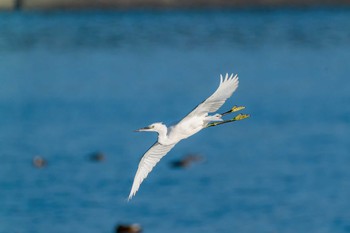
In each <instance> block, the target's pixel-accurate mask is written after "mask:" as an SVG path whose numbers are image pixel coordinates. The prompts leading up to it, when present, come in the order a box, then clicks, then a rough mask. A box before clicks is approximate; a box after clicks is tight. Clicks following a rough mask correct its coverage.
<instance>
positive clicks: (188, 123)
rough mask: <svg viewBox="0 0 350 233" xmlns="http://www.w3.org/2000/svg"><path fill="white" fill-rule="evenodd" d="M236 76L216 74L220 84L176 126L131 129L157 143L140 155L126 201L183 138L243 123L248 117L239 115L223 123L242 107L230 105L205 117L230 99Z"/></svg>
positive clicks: (160, 124)
mask: <svg viewBox="0 0 350 233" xmlns="http://www.w3.org/2000/svg"><path fill="white" fill-rule="evenodd" d="M238 83H239V81H238V75H237V74H236V75H234V74H231V75H229V74H228V73H226V75H225V76H223V75H220V84H219V87H218V88H217V89H216V91H215V92H214V93H213V94H212V95H211V96H209V97H208V98H207V99H206V100H204V101H203V102H202V103H200V104H199V105H197V106H196V107H195V108H194V109H193V110H192V111H191V112H190V113H189V114H188V115H187V116H185V117H184V118H183V119H182V120H180V121H179V122H178V123H177V124H175V125H172V126H169V127H167V126H166V125H165V124H163V123H162V122H156V123H153V124H151V125H149V126H146V127H143V128H140V129H138V130H135V131H136V132H156V133H158V139H157V141H156V142H155V143H154V144H153V145H152V146H151V147H150V148H149V149H148V150H147V151H146V152H145V153H144V155H143V156H142V157H141V160H140V162H139V165H138V168H137V171H136V174H135V177H134V181H133V183H132V187H131V191H130V194H129V197H128V201H130V200H131V199H132V197H133V196H135V195H136V192H137V191H138V190H139V188H140V185H141V183H142V182H143V180H144V179H145V178H146V177H147V176H148V174H149V173H150V172H151V171H152V169H153V167H154V166H155V165H156V164H157V163H158V162H159V161H160V159H161V158H162V157H164V156H165V155H166V154H167V153H168V152H169V151H170V150H171V149H172V148H173V147H174V146H175V145H176V144H177V143H178V142H180V141H181V140H183V139H186V138H188V137H190V136H192V135H194V134H196V133H198V132H199V131H201V130H202V129H204V128H208V127H213V126H217V125H221V124H225V123H228V122H233V121H238V120H243V119H245V118H248V117H249V116H250V115H249V114H239V115H237V116H236V117H234V118H232V119H229V120H223V119H222V117H223V116H224V115H226V114H229V113H231V112H237V111H239V110H242V109H244V108H245V107H244V106H234V107H233V108H231V109H230V110H229V111H227V112H224V113H222V114H218V113H216V114H214V115H209V113H214V112H216V111H217V110H218V109H219V108H220V107H221V106H222V105H223V104H224V103H225V101H226V100H227V99H228V98H230V97H231V95H232V94H233V92H234V91H235V90H236V89H237V87H238Z"/></svg>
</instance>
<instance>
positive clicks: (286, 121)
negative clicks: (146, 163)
mask: <svg viewBox="0 0 350 233" xmlns="http://www.w3.org/2000/svg"><path fill="white" fill-rule="evenodd" d="M226 72H234V73H238V74H239V76H240V86H239V88H238V90H237V91H236V92H235V93H234V95H233V97H232V98H231V99H229V101H228V102H227V103H226V104H225V105H224V107H223V111H225V110H227V109H229V108H230V107H231V106H232V105H234V104H238V105H244V106H246V109H245V110H244V111H243V112H244V113H250V114H251V118H249V119H247V120H244V121H241V122H237V123H232V124H227V125H225V126H219V127H215V128H210V129H206V130H203V131H202V132H200V133H199V134H197V135H195V136H193V137H191V138H189V139H188V140H185V141H182V142H181V143H180V144H178V145H177V146H176V147H175V148H174V150H172V151H171V152H170V153H169V154H168V155H167V156H166V157H164V158H163V159H162V160H161V162H160V163H159V164H158V165H157V166H156V168H155V169H154V170H153V172H152V173H151V174H150V175H149V177H148V178H147V179H146V180H145V181H144V183H143V184H142V185H141V188H140V190H139V192H138V193H137V195H136V197H135V198H134V199H133V200H132V201H131V202H129V203H128V202H126V198H127V196H128V194H129V190H130V187H131V183H132V179H133V176H134V174H135V171H136V168H137V164H138V161H139V158H140V156H141V155H142V153H143V152H144V151H145V150H146V149H147V148H148V147H149V146H150V145H151V144H152V143H153V142H154V141H155V140H156V135H153V134H147V133H134V132H132V131H133V130H134V129H137V128H140V127H143V126H146V125H148V124H150V123H153V122H157V121H163V122H165V123H172V122H174V121H176V120H178V119H181V118H182V117H183V116H185V115H186V114H187V113H188V112H189V111H190V110H191V109H192V108H193V107H194V106H195V105H197V104H198V103H199V102H201V101H202V100H204V99H205V98H206V97H208V96H209V94H211V93H212V92H213V91H214V90H215V89H216V87H217V85H218V82H219V77H218V76H219V74H220V73H226ZM349 74H350V11H349V10H348V9H316V10H241V11H239V10H234V11H219V10H216V11H183V12H181V11H164V12H163V11H133V12H127V11H125V12H124V11H119V12H113V11H107V12H103V11H101V12H99V11H97V12H47V13H40V12H16V13H6V12H5V13H1V14H0V129H1V130H0V161H1V162H0V233H8V232H19V233H20V232H26V233H44V232H45V233H46V232H50V233H66V232H67V233H71V232H81V233H82V232H84V233H90V232H91V233H93V232H103V233H109V232H113V231H114V227H115V226H116V225H117V224H118V223H139V224H141V226H142V227H143V229H144V232H146V233H147V232H152V233H163V232H170V233H171V232H191V233H199V232H223V233H226V232H249V233H255V232H256V233H265V232H266V233H274V232H283V233H295V232H298V233H301V232H305V233H310V232H314V233H326V232H327V233H328V232H329V233H341V232H350V169H349V166H350V136H349V132H350V107H349V103H350V78H349V77H350V76H349ZM95 151H102V152H103V153H104V154H105V155H106V160H105V161H103V162H101V163H94V162H91V161H90V160H89V159H88V155H89V154H91V153H93V152H95ZM188 153H198V154H200V155H202V156H203V157H205V161H204V162H201V163H197V164H194V165H193V166H191V167H189V168H187V169H183V170H173V169H171V168H170V166H169V163H170V162H171V161H173V160H174V159H178V158H181V157H182V156H184V155H186V154H188ZM36 155H41V156H42V157H44V158H46V159H47V161H48V165H47V167H44V168H42V169H37V168H34V167H33V165H32V158H33V157H34V156H36Z"/></svg>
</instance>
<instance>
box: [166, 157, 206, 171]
mask: <svg viewBox="0 0 350 233" xmlns="http://www.w3.org/2000/svg"><path fill="white" fill-rule="evenodd" d="M202 160H203V157H202V156H200V155H196V154H189V155H186V156H184V157H183V158H181V159H179V160H174V161H172V162H171V163H170V165H171V167H172V168H186V167H189V166H190V165H191V164H192V163H194V162H199V161H202Z"/></svg>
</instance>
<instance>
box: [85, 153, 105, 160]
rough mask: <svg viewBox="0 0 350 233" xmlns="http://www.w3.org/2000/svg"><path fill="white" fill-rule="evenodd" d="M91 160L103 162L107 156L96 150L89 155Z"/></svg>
mask: <svg viewBox="0 0 350 233" xmlns="http://www.w3.org/2000/svg"><path fill="white" fill-rule="evenodd" d="M89 158H90V160H91V161H93V162H102V161H104V160H105V159H106V156H105V154H104V153H102V152H95V153H92V154H91V155H90V156H89Z"/></svg>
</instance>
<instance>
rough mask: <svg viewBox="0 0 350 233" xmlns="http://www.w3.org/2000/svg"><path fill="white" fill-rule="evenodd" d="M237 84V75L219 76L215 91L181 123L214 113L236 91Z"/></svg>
mask: <svg viewBox="0 0 350 233" xmlns="http://www.w3.org/2000/svg"><path fill="white" fill-rule="evenodd" d="M238 83H239V82H238V76H237V75H235V76H233V74H231V76H228V74H226V76H225V78H223V76H222V75H220V85H219V87H218V88H217V89H216V91H215V92H214V93H213V94H212V95H211V96H209V97H208V98H207V99H206V100H204V101H203V102H202V103H200V104H199V105H198V106H197V107H196V108H195V109H193V110H192V112H190V113H189V114H188V115H187V116H186V117H185V118H184V119H182V121H186V120H187V119H188V118H190V117H194V116H201V115H203V114H208V113H211V112H216V111H217V110H218V109H219V108H220V107H221V106H222V105H223V104H224V103H225V101H226V100H227V99H228V98H230V97H231V95H232V94H233V92H234V91H235V90H236V89H237V87H238Z"/></svg>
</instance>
